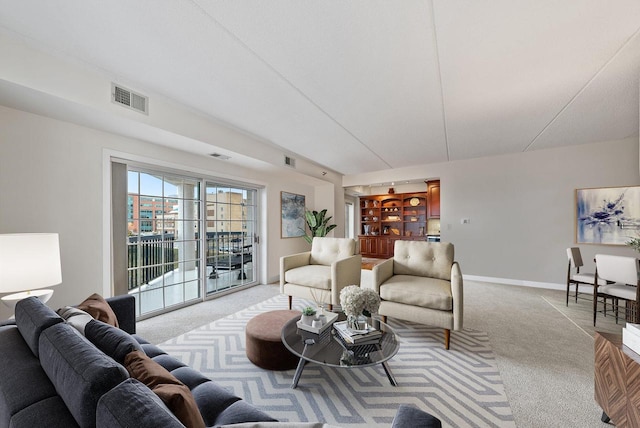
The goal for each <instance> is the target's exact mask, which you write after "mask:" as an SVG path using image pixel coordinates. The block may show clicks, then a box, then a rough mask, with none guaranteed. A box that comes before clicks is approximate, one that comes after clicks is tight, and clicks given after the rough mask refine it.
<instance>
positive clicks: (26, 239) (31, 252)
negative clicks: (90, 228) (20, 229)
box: [0, 233, 62, 293]
mask: <svg viewBox="0 0 640 428" xmlns="http://www.w3.org/2000/svg"><path fill="white" fill-rule="evenodd" d="M61 282H62V268H61V267H60V244H59V240H58V234H57V233H11V234H4V235H0V293H16V292H18V291H26V290H35V289H38V288H44V287H51V286H54V285H58V284H60V283H61Z"/></svg>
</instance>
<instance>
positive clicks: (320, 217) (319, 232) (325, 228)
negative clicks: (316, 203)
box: [303, 210, 337, 244]
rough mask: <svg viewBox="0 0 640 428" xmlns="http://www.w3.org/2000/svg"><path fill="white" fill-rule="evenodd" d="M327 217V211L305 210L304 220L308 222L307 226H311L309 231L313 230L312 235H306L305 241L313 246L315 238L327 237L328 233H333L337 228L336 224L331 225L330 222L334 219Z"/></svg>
mask: <svg viewBox="0 0 640 428" xmlns="http://www.w3.org/2000/svg"><path fill="white" fill-rule="evenodd" d="M326 215H327V210H322V211H320V212H318V211H310V210H305V212H304V218H305V220H306V222H307V226H309V230H311V234H310V235H308V234H306V233H305V235H304V237H303V238H304V239H305V240H306V241H307V242H308V243H310V244H311V241H313V237H314V236H327V233H329V232H331V231H332V230H333V229H335V228H336V227H337V226H336V225H335V224H329V220H331V219H332V218H333V217H332V216H329V217H325V216H326Z"/></svg>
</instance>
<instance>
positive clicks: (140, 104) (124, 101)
mask: <svg viewBox="0 0 640 428" xmlns="http://www.w3.org/2000/svg"><path fill="white" fill-rule="evenodd" d="M111 102H112V103H115V104H120V105H122V106H125V107H128V108H130V109H131V110H135V111H138V112H140V113H144V114H149V97H145V96H144V95H140V94H137V93H135V92H133V91H132V90H130V89H127V88H124V87H122V86H120V85H116V84H115V83H111Z"/></svg>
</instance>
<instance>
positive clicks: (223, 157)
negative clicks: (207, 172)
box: [209, 153, 231, 160]
mask: <svg viewBox="0 0 640 428" xmlns="http://www.w3.org/2000/svg"><path fill="white" fill-rule="evenodd" d="M209 156H211V157H212V158H216V159H220V160H229V159H231V156H227V155H223V154H222V153H211V154H210V155H209Z"/></svg>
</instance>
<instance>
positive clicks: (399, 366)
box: [159, 296, 515, 428]
mask: <svg viewBox="0 0 640 428" xmlns="http://www.w3.org/2000/svg"><path fill="white" fill-rule="evenodd" d="M304 303H305V302H303V301H301V300H300V299H296V306H298V307H300V308H302V307H303V305H304ZM286 306H287V303H286V297H285V296H277V297H274V298H271V299H269V300H266V301H264V302H262V303H260V304H258V305H255V306H252V307H250V308H247V309H245V310H243V311H240V312H238V313H236V314H233V315H230V316H228V317H226V318H222V319H219V320H217V321H214V322H212V323H211V324H209V325H205V326H202V327H200V328H198V329H196V330H193V331H190V332H188V333H186V334H184V335H181V336H179V337H176V338H173V339H171V340H169V341H167V342H165V343H162V344H160V345H159V346H160V347H161V348H162V349H164V350H165V351H166V352H168V353H169V354H171V355H173V356H175V357H177V358H179V359H181V360H182V361H183V362H184V363H185V364H188V365H190V366H191V367H193V368H195V369H197V370H200V371H201V372H203V373H204V374H205V375H206V376H209V377H210V378H212V379H213V380H215V381H216V382H218V383H219V384H221V385H223V386H225V387H226V388H228V389H229V390H231V391H233V392H234V393H235V394H236V395H238V396H240V397H242V398H244V399H245V400H247V401H248V402H250V403H252V404H253V405H255V406H257V407H259V408H260V409H262V410H264V411H265V412H267V413H268V414H270V415H271V416H273V417H275V418H276V419H278V420H280V421H294V422H295V421H299V422H308V421H322V422H326V423H328V424H331V425H338V426H341V427H345V428H347V427H349V428H360V427H362V428H364V427H389V426H390V424H391V421H392V420H393V416H394V415H395V412H396V409H397V408H398V406H399V405H400V404H402V403H409V404H413V405H415V406H417V407H419V408H420V409H422V410H425V411H427V412H429V413H431V414H432V415H434V416H437V417H438V418H439V419H440V420H441V421H442V422H443V426H451V427H501V428H502V427H515V423H514V421H513V415H512V413H511V408H510V406H509V402H508V400H507V397H506V394H505V391H504V385H503V383H502V379H501V378H500V372H499V370H498V368H497V365H496V361H495V358H494V356H493V352H492V350H491V348H490V346H489V340H488V337H487V335H486V333H484V332H479V331H472V330H464V331H461V332H452V334H451V349H450V350H449V351H446V350H445V349H444V347H443V338H442V330H441V329H434V328H429V327H426V326H422V325H419V324H413V323H406V322H401V321H398V320H395V319H390V320H389V324H390V325H391V326H392V327H393V328H394V330H395V331H396V333H397V334H398V337H399V340H400V350H399V352H398V354H396V355H395V356H394V357H393V358H392V359H391V360H390V361H389V365H390V367H391V370H392V371H393V374H394V375H395V377H396V380H397V381H398V386H397V387H393V386H391V385H390V383H389V380H388V379H387V376H386V375H385V373H384V369H383V368H382V366H381V365H379V366H375V367H369V368H360V369H338V368H329V367H321V366H318V365H315V364H308V365H307V366H306V367H305V369H304V372H303V373H302V376H301V378H300V382H299V384H298V388H297V389H291V388H290V385H291V381H292V379H293V374H294V372H295V370H288V371H284V372H273V371H268V370H264V369H261V368H258V367H256V366H254V365H253V364H252V363H251V362H250V361H249V360H248V359H247V357H246V355H245V333H244V328H245V325H246V324H247V322H248V321H249V320H250V319H251V318H252V317H254V316H255V315H257V314H259V313H262V312H266V311H270V310H277V309H283V308H286Z"/></svg>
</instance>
